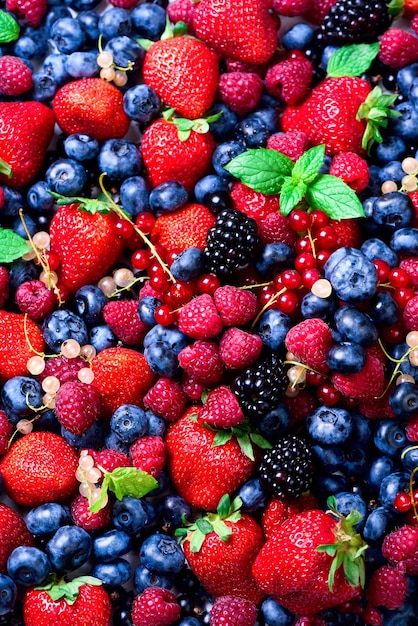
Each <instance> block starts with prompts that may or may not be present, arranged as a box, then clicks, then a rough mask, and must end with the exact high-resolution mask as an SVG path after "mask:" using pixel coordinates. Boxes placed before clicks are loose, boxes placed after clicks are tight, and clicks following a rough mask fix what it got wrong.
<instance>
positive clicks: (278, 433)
mask: <svg viewBox="0 0 418 626" xmlns="http://www.w3.org/2000/svg"><path fill="white" fill-rule="evenodd" d="M289 424H290V412H289V409H288V408H287V406H286V405H285V404H284V403H283V402H279V403H278V404H277V405H276V406H275V407H274V409H271V411H269V412H268V413H266V414H263V415H260V417H259V418H258V419H257V428H258V430H259V431H260V434H261V435H263V437H265V438H266V439H267V440H268V441H269V442H270V443H275V442H276V441H278V440H279V439H280V437H282V435H284V434H285V433H286V432H287V429H288V428H289Z"/></svg>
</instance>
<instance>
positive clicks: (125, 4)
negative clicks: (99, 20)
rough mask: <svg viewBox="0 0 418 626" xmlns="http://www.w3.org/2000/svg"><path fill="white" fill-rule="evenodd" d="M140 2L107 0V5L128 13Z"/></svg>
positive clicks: (134, 0)
mask: <svg viewBox="0 0 418 626" xmlns="http://www.w3.org/2000/svg"><path fill="white" fill-rule="evenodd" d="M140 1H141V0H109V4H111V5H112V6H114V7H118V8H119V9H126V10H127V11H130V10H131V9H133V8H134V7H136V5H137V4H139V3H140Z"/></svg>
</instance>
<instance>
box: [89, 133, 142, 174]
mask: <svg viewBox="0 0 418 626" xmlns="http://www.w3.org/2000/svg"><path fill="white" fill-rule="evenodd" d="M97 163H98V166H99V169H100V170H101V171H102V172H106V174H107V175H108V176H109V177H110V178H114V179H124V178H129V177H130V176H136V175H137V174H139V172H140V171H141V169H142V156H141V153H140V151H139V150H138V147H137V146H136V144H135V143H134V142H133V141H128V140H126V139H108V140H107V141H105V142H104V144H103V145H102V147H101V150H100V152H99V155H98V157H97Z"/></svg>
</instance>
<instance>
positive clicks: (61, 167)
mask: <svg viewBox="0 0 418 626" xmlns="http://www.w3.org/2000/svg"><path fill="white" fill-rule="evenodd" d="M45 180H46V183H47V185H48V188H49V189H50V190H51V191H55V192H56V193H60V194H62V195H63V196H77V195H79V194H80V193H81V192H82V190H83V187H84V185H85V184H86V182H87V174H86V170H85V169H84V167H83V166H82V165H81V163H79V162H78V161H75V160H74V159H58V161H55V162H54V163H52V165H50V166H49V168H48V169H47V171H46V173H45Z"/></svg>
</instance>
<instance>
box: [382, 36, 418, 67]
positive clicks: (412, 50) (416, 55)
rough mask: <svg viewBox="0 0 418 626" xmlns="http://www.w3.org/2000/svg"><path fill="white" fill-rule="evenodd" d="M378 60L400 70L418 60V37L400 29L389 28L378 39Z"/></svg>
mask: <svg viewBox="0 0 418 626" xmlns="http://www.w3.org/2000/svg"><path fill="white" fill-rule="evenodd" d="M379 59H380V61H382V63H384V64H385V65H389V67H392V68H394V69H397V70H398V69H401V68H402V67H405V66H406V65H410V64H411V63H415V61H417V60H418V37H416V36H415V35H413V34H412V33H408V32H407V31H405V30H401V29H400V28H390V29H389V30H387V31H386V32H385V33H383V35H382V36H381V37H380V46H379Z"/></svg>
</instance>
